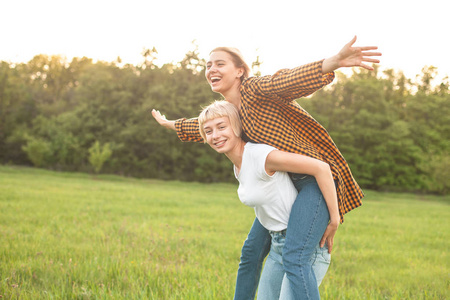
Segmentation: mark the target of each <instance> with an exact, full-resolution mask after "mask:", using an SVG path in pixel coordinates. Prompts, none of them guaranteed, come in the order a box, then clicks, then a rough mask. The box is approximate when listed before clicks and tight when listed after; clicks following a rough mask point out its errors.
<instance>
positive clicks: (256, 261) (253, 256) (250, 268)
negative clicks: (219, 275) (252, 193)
mask: <svg viewBox="0 0 450 300" xmlns="http://www.w3.org/2000/svg"><path fill="white" fill-rule="evenodd" d="M270 239H271V237H270V234H269V231H267V229H265V228H264V227H263V226H262V225H261V223H259V220H258V219H257V218H255V221H254V222H253V226H252V228H251V229H250V232H249V234H248V236H247V239H246V240H245V242H244V246H243V247H242V253H241V262H240V263H239V269H238V274H237V279H236V290H235V293H234V299H235V300H253V299H255V295H256V290H257V288H258V282H259V277H260V275H261V269H262V265H263V262H264V258H265V257H266V256H267V254H268V253H269V250H270Z"/></svg>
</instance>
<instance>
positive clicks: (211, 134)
mask: <svg viewBox="0 0 450 300" xmlns="http://www.w3.org/2000/svg"><path fill="white" fill-rule="evenodd" d="M203 130H204V132H205V136H206V142H207V143H208V144H209V145H210V146H211V148H213V149H214V150H216V151H217V152H219V153H228V152H230V151H231V150H232V149H233V148H234V147H235V146H236V145H237V143H238V142H239V140H240V138H239V137H237V136H236V134H235V133H234V131H233V128H232V126H231V123H230V119H229V118H228V117H220V118H215V119H211V120H209V121H206V122H205V123H204V124H203Z"/></svg>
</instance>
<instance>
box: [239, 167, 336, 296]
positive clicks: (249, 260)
mask: <svg viewBox="0 0 450 300" xmlns="http://www.w3.org/2000/svg"><path fill="white" fill-rule="evenodd" d="M296 176H297V175H294V177H296ZM293 182H294V185H295V187H296V188H297V190H298V191H299V194H298V196H297V199H296V200H295V202H294V205H293V206H292V210H291V215H290V218H289V223H288V229H287V232H286V241H285V249H284V250H285V252H283V254H282V255H283V259H284V262H285V263H284V268H285V271H286V277H287V279H288V280H286V281H287V284H284V285H283V289H282V290H283V291H284V293H283V295H284V294H287V296H288V297H297V298H294V299H303V298H301V296H300V295H299V293H300V294H305V293H306V296H310V298H311V299H314V298H316V299H319V291H318V288H317V280H316V278H315V276H314V273H313V272H312V271H311V264H310V263H309V257H311V255H313V253H314V249H315V247H316V246H317V244H318V243H319V241H320V239H321V238H322V235H323V233H324V232H325V229H326V227H327V225H328V220H329V214H328V209H327V206H326V203H325V200H324V199H323V196H322V193H321V192H320V189H319V187H318V185H317V183H316V180H315V178H314V177H313V176H301V177H299V176H297V177H296V178H293ZM314 203H316V205H314ZM314 206H316V209H313V208H314ZM305 215H306V217H305ZM311 218H312V219H311ZM293 227H295V228H293ZM322 227H323V229H321V228H322ZM319 232H321V233H320V234H319ZM317 236H319V237H318V238H317ZM270 240H271V237H270V234H269V232H268V230H266V229H265V228H264V227H263V226H262V225H261V224H260V223H259V221H258V219H255V221H254V223H253V226H252V228H251V230H250V232H249V234H248V237H247V239H246V240H245V243H244V246H243V247H242V254H241V262H240V263H239V269H238V274H237V279H236V290H235V294H234V299H235V300H253V299H255V295H256V290H257V288H258V282H259V277H260V274H261V269H262V264H263V262H264V258H265V257H266V255H267V254H268V253H269V250H270ZM306 244H307V245H306ZM303 245H305V246H307V247H304V248H303V247H302V246H303ZM286 247H287V249H286ZM297 251H298V252H297ZM307 253H309V256H308V259H306V260H305V256H306V255H307ZM305 262H306V263H305ZM308 266H309V267H308ZM308 269H309V270H308ZM312 285H315V288H313V287H312ZM302 286H303V287H302ZM306 299H308V298H306Z"/></svg>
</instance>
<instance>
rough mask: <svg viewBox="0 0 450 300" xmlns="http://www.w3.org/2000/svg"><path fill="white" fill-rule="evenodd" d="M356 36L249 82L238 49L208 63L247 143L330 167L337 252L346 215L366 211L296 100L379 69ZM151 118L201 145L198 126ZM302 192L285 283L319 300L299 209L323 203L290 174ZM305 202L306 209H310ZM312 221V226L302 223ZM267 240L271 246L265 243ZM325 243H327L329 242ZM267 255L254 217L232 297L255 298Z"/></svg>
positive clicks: (265, 237) (342, 164)
mask: <svg viewBox="0 0 450 300" xmlns="http://www.w3.org/2000/svg"><path fill="white" fill-rule="evenodd" d="M355 41H356V37H354V38H353V39H352V40H351V41H350V42H349V43H348V44H346V45H345V46H344V47H343V48H342V49H341V51H339V53H338V54H336V55H334V56H331V57H330V58H327V59H324V60H320V61H316V62H313V63H309V64H306V65H303V66H300V67H296V68H293V69H282V70H279V71H278V72H276V73H275V74H274V75H271V76H260V77H249V73H250V68H249V67H248V65H247V64H246V63H245V61H244V60H243V58H242V55H241V54H240V52H239V51H238V50H237V49H234V48H224V47H220V48H216V49H214V50H213V51H212V52H211V54H210V57H209V60H208V62H207V67H206V71H205V75H206V79H207V81H208V83H209V84H210V86H211V89H212V90H213V91H214V92H217V93H220V94H221V95H222V96H223V97H224V98H225V100H226V101H228V102H230V103H232V104H234V105H235V106H236V108H237V109H238V111H239V115H240V118H241V122H242V128H243V131H242V137H243V139H244V140H245V141H251V142H253V143H258V144H267V145H270V146H272V147H275V148H276V149H278V150H281V151H285V152H291V153H297V154H302V155H304V156H308V157H311V158H315V159H318V160H321V161H323V162H325V163H327V164H328V165H329V166H330V168H331V172H332V174H333V178H334V180H335V181H336V182H337V185H336V191H337V197H338V208H339V218H337V219H336V218H335V216H332V219H330V220H329V221H323V222H325V223H326V225H327V226H326V230H325V233H324V234H323V237H322V239H321V245H322V246H324V245H325V244H326V246H328V250H329V251H330V252H331V251H332V246H333V240H332V239H330V238H328V237H329V235H330V232H334V231H335V230H336V229H337V227H338V225H339V223H340V222H343V220H344V219H343V216H344V214H345V213H347V212H349V211H350V210H352V209H354V208H356V207H358V206H360V205H361V199H362V197H363V192H362V190H361V189H360V187H359V186H358V184H357V183H356V181H355V179H354V178H353V176H352V173H351V171H350V168H349V166H348V164H347V162H346V161H345V159H344V157H343V156H342V154H341V153H340V151H339V149H338V148H337V147H336V145H335V144H334V142H333V140H332V139H331V137H330V135H329V134H328V132H327V131H326V130H325V128H323V126H322V125H320V124H319V123H318V122H317V121H316V120H315V119H314V118H313V117H312V116H311V115H310V114H309V113H308V112H306V111H305V110H304V109H303V108H302V107H300V105H299V104H298V103H297V102H296V101H294V100H295V99H298V98H301V97H306V96H308V95H311V94H312V93H314V92H315V91H317V90H318V89H320V88H322V87H323V86H325V85H327V84H329V83H330V82H332V81H333V79H334V73H333V72H334V71H335V70H337V69H338V68H342V67H360V68H365V69H368V70H372V69H373V68H372V67H371V66H369V65H367V64H366V63H378V62H379V60H378V59H376V58H373V57H374V56H380V55H381V53H379V52H373V51H372V50H376V49H377V47H373V46H370V47H354V46H353V45H354V43H355ZM152 114H153V117H154V118H155V119H156V121H158V123H159V124H160V125H162V126H164V127H167V128H169V129H172V130H175V131H176V132H177V135H178V137H179V138H180V139H181V140H182V141H193V142H203V138H202V137H201V135H200V131H199V127H198V120H197V118H194V119H184V118H183V119H179V120H176V121H169V120H167V119H166V118H165V117H164V116H163V115H161V113H159V111H157V110H153V111H152ZM291 179H292V181H293V183H294V185H295V187H296V188H297V190H298V196H297V199H296V201H295V202H294V204H293V206H292V209H291V214H290V218H289V224H288V226H287V231H286V241H285V246H284V250H283V261H284V262H286V263H285V264H284V268H285V272H286V276H287V279H288V281H289V283H290V287H291V289H292V293H293V295H294V297H295V299H299V298H301V296H300V295H299V292H298V291H304V292H305V293H308V294H310V295H315V296H311V297H310V298H311V299H314V298H316V297H318V291H317V284H314V283H310V284H305V282H304V278H310V276H311V274H310V271H308V267H305V266H307V264H308V263H307V260H308V259H309V257H310V256H311V253H312V252H313V251H314V249H313V248H310V249H305V252H304V253H303V254H302V255H301V256H300V257H299V256H298V255H297V254H298V253H299V251H298V250H299V249H300V247H301V245H303V244H304V243H305V241H304V239H308V238H309V236H308V235H305V234H304V233H305V229H304V228H303V227H302V222H303V221H304V220H308V218H314V217H315V216H314V215H313V214H310V213H308V214H306V215H305V212H304V211H303V210H302V207H304V206H305V205H314V203H317V202H318V201H319V199H321V198H322V197H323V195H322V193H321V191H320V189H318V188H317V187H316V185H315V184H314V183H312V182H311V180H310V176H305V175H303V174H291ZM306 203H308V204H306ZM305 222H309V221H305ZM268 241H269V242H268ZM325 241H326V243H325ZM269 249H270V235H269V233H268V231H267V230H266V229H265V228H264V227H263V226H262V225H261V224H260V222H259V220H258V219H257V218H255V221H254V224H253V226H252V228H251V230H250V232H249V235H248V238H247V240H246V242H245V243H244V247H243V248H242V254H241V262H240V264H239V270H238V276H237V280H236V291H235V299H253V298H254V295H255V293H256V289H257V286H258V281H259V272H260V270H261V267H262V262H263V261H264V258H265V256H266V255H267V253H268V252H269Z"/></svg>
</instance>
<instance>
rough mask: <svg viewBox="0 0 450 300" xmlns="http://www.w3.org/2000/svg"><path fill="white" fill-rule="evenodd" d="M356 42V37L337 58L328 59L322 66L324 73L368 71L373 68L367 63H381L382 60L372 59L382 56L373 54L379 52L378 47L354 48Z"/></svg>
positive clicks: (378, 53)
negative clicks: (345, 70) (353, 70)
mask: <svg viewBox="0 0 450 300" xmlns="http://www.w3.org/2000/svg"><path fill="white" fill-rule="evenodd" d="M355 42H356V36H355V37H354V38H353V39H352V40H351V41H350V42H349V43H347V44H346V45H345V46H344V47H343V48H342V49H341V51H339V53H338V54H336V55H335V56H332V57H330V58H327V59H325V60H324V61H323V64H322V73H324V74H325V73H329V72H333V71H334V70H337V69H339V68H347V67H360V68H364V69H367V70H373V67H371V66H369V65H367V64H365V63H379V62H380V60H379V59H376V58H372V56H381V52H373V51H372V50H377V49H378V47H377V46H365V47H353V44H354V43H355Z"/></svg>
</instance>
